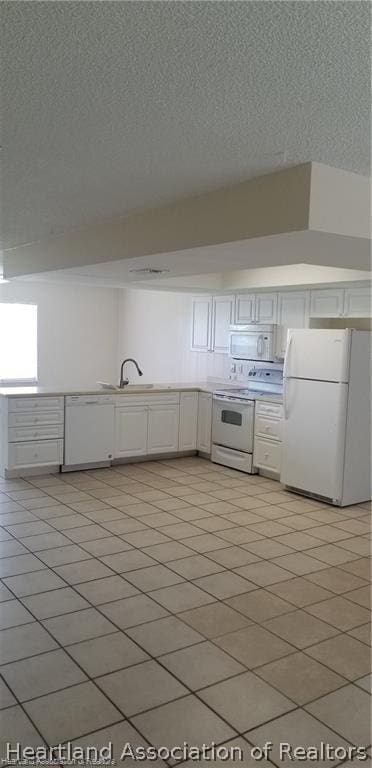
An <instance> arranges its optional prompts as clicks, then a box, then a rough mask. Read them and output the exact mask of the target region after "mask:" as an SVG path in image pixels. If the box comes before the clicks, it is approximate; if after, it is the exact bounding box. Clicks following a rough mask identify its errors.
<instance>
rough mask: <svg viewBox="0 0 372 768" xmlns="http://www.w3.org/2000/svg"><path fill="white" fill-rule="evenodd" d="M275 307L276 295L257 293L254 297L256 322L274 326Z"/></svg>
mask: <svg viewBox="0 0 372 768" xmlns="http://www.w3.org/2000/svg"><path fill="white" fill-rule="evenodd" d="M277 307H278V294H277V293H258V294H257V296H256V314H255V319H256V322H257V323H273V324H275V323H276V321H277Z"/></svg>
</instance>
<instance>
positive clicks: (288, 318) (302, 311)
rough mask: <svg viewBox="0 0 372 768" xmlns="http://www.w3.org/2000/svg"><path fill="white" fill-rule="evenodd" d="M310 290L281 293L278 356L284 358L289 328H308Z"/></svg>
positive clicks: (277, 341) (279, 298)
mask: <svg viewBox="0 0 372 768" xmlns="http://www.w3.org/2000/svg"><path fill="white" fill-rule="evenodd" d="M309 299H310V291H288V292H286V293H279V297H278V325H279V328H278V329H277V337H276V354H277V357H280V358H284V355H285V349H286V345H287V331H288V328H306V327H307V326H308V321H309Z"/></svg>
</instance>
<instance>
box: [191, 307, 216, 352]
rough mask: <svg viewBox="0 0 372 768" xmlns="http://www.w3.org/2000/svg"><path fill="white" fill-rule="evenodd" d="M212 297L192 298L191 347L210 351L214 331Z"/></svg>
mask: <svg viewBox="0 0 372 768" xmlns="http://www.w3.org/2000/svg"><path fill="white" fill-rule="evenodd" d="M212 303H213V301H212V297H211V296H197V297H195V298H194V299H193V300H192V322H191V349H192V350H194V351H195V352H209V351H210V349H211V332H212Z"/></svg>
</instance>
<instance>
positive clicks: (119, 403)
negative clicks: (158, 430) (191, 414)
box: [115, 392, 180, 408]
mask: <svg viewBox="0 0 372 768" xmlns="http://www.w3.org/2000/svg"><path fill="white" fill-rule="evenodd" d="M179 402H180V393H179V392H171V393H170V394H164V395H163V394H159V395H156V394H155V395H149V394H147V395H138V394H135V393H134V394H133V395H132V394H131V393H127V394H123V395H116V397H115V407H116V408H127V407H129V408H132V407H133V406H135V407H137V406H140V405H143V406H145V407H146V406H150V405H178V403H179Z"/></svg>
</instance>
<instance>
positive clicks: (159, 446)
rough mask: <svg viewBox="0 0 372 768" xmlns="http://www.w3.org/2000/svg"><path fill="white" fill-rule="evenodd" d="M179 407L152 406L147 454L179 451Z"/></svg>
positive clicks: (150, 409)
mask: <svg viewBox="0 0 372 768" xmlns="http://www.w3.org/2000/svg"><path fill="white" fill-rule="evenodd" d="M179 414H180V407H179V405H150V407H149V423H148V433H147V453H174V452H176V451H178V427H179Z"/></svg>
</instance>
